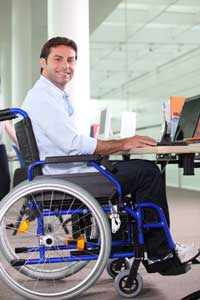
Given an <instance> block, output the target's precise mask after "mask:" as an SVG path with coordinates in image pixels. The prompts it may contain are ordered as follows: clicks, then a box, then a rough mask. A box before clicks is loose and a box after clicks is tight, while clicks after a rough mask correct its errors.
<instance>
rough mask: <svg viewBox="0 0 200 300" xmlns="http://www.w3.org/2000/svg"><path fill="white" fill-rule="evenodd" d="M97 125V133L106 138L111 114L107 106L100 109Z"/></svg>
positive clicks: (109, 127)
mask: <svg viewBox="0 0 200 300" xmlns="http://www.w3.org/2000/svg"><path fill="white" fill-rule="evenodd" d="M99 125H100V128H99V135H100V136H101V137H103V138H108V137H109V135H111V114H110V111H109V110H108V108H105V109H103V110H102V111H101V113H100V122H99Z"/></svg>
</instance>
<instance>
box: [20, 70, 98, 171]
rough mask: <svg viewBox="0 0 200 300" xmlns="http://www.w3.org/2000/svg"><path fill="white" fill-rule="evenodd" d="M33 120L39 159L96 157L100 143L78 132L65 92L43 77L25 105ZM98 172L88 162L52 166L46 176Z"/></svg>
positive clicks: (30, 93)
mask: <svg viewBox="0 0 200 300" xmlns="http://www.w3.org/2000/svg"><path fill="white" fill-rule="evenodd" d="M22 109H24V110H25V111H26V112H27V113H28V115H29V117H30V118H31V121H32V125H33V130H34V133H35V137H36V141H37V145H38V148H39V153H40V159H44V158H45V157H47V156H62V155H81V154H93V153H94V151H95V149H96V144H97V141H96V140H95V139H94V138H91V137H89V136H86V135H82V134H80V133H79V132H78V130H77V129H76V127H75V124H74V122H73V118H72V115H73V107H72V104H71V101H70V98H69V95H67V93H66V92H64V91H62V90H60V89H59V88H57V87H56V86H55V85H54V84H53V83H52V82H50V81H49V80H48V79H46V78H45V77H44V76H41V77H40V79H39V80H38V81H37V82H36V83H35V85H34V86H33V88H32V89H31V90H29V92H28V93H27V96H26V98H25V100H24V103H23V104H22ZM89 171H95V169H94V168H93V167H87V166H86V164H85V163H67V164H51V165H48V166H45V167H44V168H43V172H44V174H64V173H79V172H81V173H82V172H89Z"/></svg>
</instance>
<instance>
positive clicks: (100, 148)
mask: <svg viewBox="0 0 200 300" xmlns="http://www.w3.org/2000/svg"><path fill="white" fill-rule="evenodd" d="M123 146H124V142H123V139H121V140H109V141H101V140H97V146H96V150H95V154H101V155H109V154H113V153H116V152H119V151H123V150H124V149H123Z"/></svg>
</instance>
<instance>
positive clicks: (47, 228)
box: [0, 195, 88, 280]
mask: <svg viewBox="0 0 200 300" xmlns="http://www.w3.org/2000/svg"><path fill="white" fill-rule="evenodd" d="M27 198H28V195H27V196H26V197H24V199H23V205H22V207H23V209H22V207H21V208H20V211H19V212H17V220H16V221H15V224H13V223H11V224H7V223H8V222H7V221H5V220H4V226H2V227H1V228H0V235H1V236H2V241H3V245H4V246H3V249H5V253H4V254H5V255H4V256H5V257H6V259H7V260H8V261H9V262H13V261H14V260H17V259H19V255H17V253H16V252H17V251H19V249H18V250H16V248H15V247H13V240H14V238H13V237H12V241H11V239H10V235H16V234H17V231H18V229H19V226H20V224H21V223H22V222H23V217H24V216H25V217H26V216H27V215H26V210H27V209H28V201H27ZM74 217H76V216H75V215H74V216H73V215H72V217H71V218H68V219H67V220H65V223H70V222H71V223H72V222H73V223H76V222H74V221H72V219H73V220H74ZM73 223H72V224H73ZM53 224H54V225H53ZM62 225H63V224H60V223H59V222H58V219H56V218H53V219H51V220H50V218H47V220H46V222H45V221H44V224H43V227H44V236H46V237H49V238H50V239H52V238H53V236H54V235H55V234H56V238H57V233H56V230H58V229H59V231H62V229H61V227H63V226H62ZM55 226H56V227H55ZM69 226H70V225H69ZM71 226H73V225H71ZM54 227H55V228H54ZM5 229H6V231H5ZM9 231H10V232H9ZM76 233H77V231H76ZM79 234H80V233H79ZM16 238H21V236H20V234H19V233H18V235H17V237H16ZM63 239H66V235H64V237H63ZM87 263H88V261H75V262H71V263H70V264H69V263H65V264H63V265H60V266H59V267H58V268H56V266H55V268H54V269H53V272H52V270H51V268H47V269H44V268H43V267H42V269H41V268H40V266H39V265H38V266H37V267H35V266H34V265H33V266H22V265H20V266H17V264H16V265H15V268H16V269H18V270H20V272H21V273H23V274H25V275H27V276H29V277H31V278H34V279H39V280H53V279H54V280H59V279H62V278H65V277H67V276H70V275H71V274H75V273H76V272H78V271H79V270H80V269H82V268H83V267H85V266H86V265H87Z"/></svg>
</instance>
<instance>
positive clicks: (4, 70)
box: [0, 0, 12, 107]
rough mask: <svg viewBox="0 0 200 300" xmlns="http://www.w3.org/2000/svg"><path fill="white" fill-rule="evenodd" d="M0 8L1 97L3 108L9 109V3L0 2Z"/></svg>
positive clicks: (10, 87)
mask: <svg viewBox="0 0 200 300" xmlns="http://www.w3.org/2000/svg"><path fill="white" fill-rule="evenodd" d="M0 7H1V10H0V28H1V29H2V28H3V30H1V32H0V40H1V45H0V48H1V52H0V54H1V56H0V57H1V59H0V60H1V66H0V67H1V75H0V77H1V96H2V99H3V104H4V107H11V106H12V101H11V96H12V92H11V90H12V82H11V48H12V47H11V1H10V0H8V1H2V0H0ZM0 104H1V103H0Z"/></svg>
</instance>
